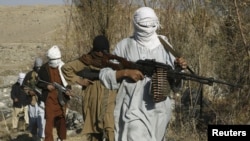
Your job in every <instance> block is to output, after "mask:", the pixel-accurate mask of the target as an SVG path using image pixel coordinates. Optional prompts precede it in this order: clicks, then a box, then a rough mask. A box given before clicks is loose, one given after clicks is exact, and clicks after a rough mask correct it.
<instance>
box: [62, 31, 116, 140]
mask: <svg viewBox="0 0 250 141" xmlns="http://www.w3.org/2000/svg"><path fill="white" fill-rule="evenodd" d="M103 52H109V41H108V39H107V38H106V37H105V36H103V35H98V36H96V37H95V38H94V40H93V48H92V50H91V51H90V52H89V53H87V54H83V55H82V56H81V57H80V58H77V59H75V60H72V61H70V62H68V63H65V64H64V65H63V67H62V72H63V74H64V76H65V79H66V80H67V81H68V83H69V84H79V85H81V86H82V88H83V89H82V95H84V96H83V101H82V109H83V111H82V112H83V118H84V124H83V130H82V133H83V134H85V135H88V137H89V138H88V140H89V141H103V140H106V141H114V117H113V112H114V105H115V97H116V91H113V90H108V89H107V88H105V87H104V86H103V85H102V84H101V82H100V81H99V78H98V72H99V70H100V68H103V66H102V63H101V62H102V60H103V57H102V53H103ZM91 74H93V75H92V76H91ZM95 74H97V75H95ZM90 76H91V77H90Z"/></svg>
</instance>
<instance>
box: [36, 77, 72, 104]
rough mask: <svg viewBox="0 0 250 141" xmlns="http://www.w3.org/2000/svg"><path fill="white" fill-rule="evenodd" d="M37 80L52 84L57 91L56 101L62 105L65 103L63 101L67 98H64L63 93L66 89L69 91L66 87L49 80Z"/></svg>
mask: <svg viewBox="0 0 250 141" xmlns="http://www.w3.org/2000/svg"><path fill="white" fill-rule="evenodd" d="M38 81H40V82H43V83H46V84H51V85H53V86H54V87H55V88H56V89H57V91H58V101H59V103H60V105H61V106H64V105H65V104H66V103H65V102H66V101H67V98H65V96H64V95H63V93H66V92H67V91H69V89H67V88H66V87H64V86H62V85H60V84H58V83H57V82H53V83H50V82H47V81H44V80H41V79H38Z"/></svg>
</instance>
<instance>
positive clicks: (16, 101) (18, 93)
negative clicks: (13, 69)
mask: <svg viewBox="0 0 250 141" xmlns="http://www.w3.org/2000/svg"><path fill="white" fill-rule="evenodd" d="M25 75H26V74H25V73H19V75H18V80H17V82H16V83H15V84H14V85H12V88H11V99H12V101H13V114H12V128H13V130H14V131H18V130H17V127H18V122H19V118H20V116H21V114H24V120H25V124H26V125H27V126H28V125H29V116H28V103H29V99H28V95H27V94H26V93H25V91H24V90H23V87H22V83H23V80H24V77H25ZM25 128H26V127H25Z"/></svg>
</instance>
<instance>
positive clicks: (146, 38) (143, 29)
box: [133, 7, 160, 49]
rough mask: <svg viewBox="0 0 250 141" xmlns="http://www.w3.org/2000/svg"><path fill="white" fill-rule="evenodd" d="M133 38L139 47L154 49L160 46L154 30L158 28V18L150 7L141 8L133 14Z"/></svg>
mask: <svg viewBox="0 0 250 141" xmlns="http://www.w3.org/2000/svg"><path fill="white" fill-rule="evenodd" d="M133 22H134V37H135V40H136V41H137V43H138V44H139V45H141V46H142V47H146V48H148V49H154V48H155V47H157V46H159V45H160V41H159V39H158V37H157V34H156V30H157V28H158V27H159V26H160V24H159V20H158V17H157V16H156V14H155V12H154V10H153V9H152V8H150V7H141V8H139V9H137V10H136V11H135V13H134V20H133Z"/></svg>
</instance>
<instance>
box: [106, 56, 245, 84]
mask: <svg viewBox="0 0 250 141" xmlns="http://www.w3.org/2000/svg"><path fill="white" fill-rule="evenodd" d="M103 58H104V59H103V61H102V63H103V64H104V65H105V66H107V67H111V68H112V69H114V70H121V69H138V70H139V71H141V72H142V73H143V74H144V75H145V76H148V77H152V75H153V74H154V72H155V71H156V69H157V68H162V69H164V70H166V71H167V79H168V80H177V79H183V80H191V81H196V82H199V83H202V84H208V85H210V86H211V85H213V83H220V84H225V85H228V86H231V87H240V86H239V85H235V84H231V83H228V82H225V81H221V80H216V79H214V78H212V77H209V78H208V77H202V76H199V75H196V74H194V73H192V74H190V73H185V72H181V71H180V70H178V69H177V70H173V68H172V67H171V66H170V65H167V64H164V63H160V62H156V61H155V60H154V59H146V60H138V61H136V62H131V61H128V60H126V59H125V58H122V57H119V56H116V55H112V54H108V53H103ZM111 59H114V60H117V61H118V62H119V64H117V63H113V62H111V61H110V60H111Z"/></svg>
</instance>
